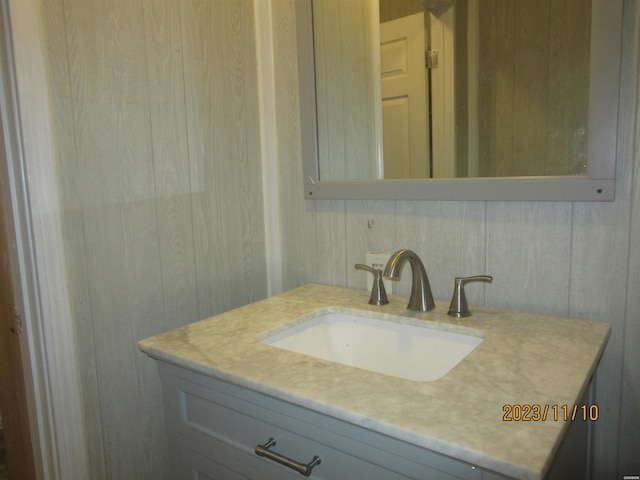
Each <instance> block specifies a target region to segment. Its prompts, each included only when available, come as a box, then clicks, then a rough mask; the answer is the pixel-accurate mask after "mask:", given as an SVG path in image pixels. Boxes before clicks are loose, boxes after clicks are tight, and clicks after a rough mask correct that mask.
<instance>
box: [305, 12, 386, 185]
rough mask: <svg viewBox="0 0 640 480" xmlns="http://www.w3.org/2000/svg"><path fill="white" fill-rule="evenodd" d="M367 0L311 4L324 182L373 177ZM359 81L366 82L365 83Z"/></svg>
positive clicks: (371, 101)
mask: <svg viewBox="0 0 640 480" xmlns="http://www.w3.org/2000/svg"><path fill="white" fill-rule="evenodd" d="M374 3H375V2H371V1H369V0H357V1H355V0H326V1H322V2H314V4H313V6H314V22H315V24H314V37H315V39H316V41H315V45H316V52H317V55H316V57H315V66H316V74H317V76H318V78H319V79H321V81H319V82H317V88H316V89H317V110H318V113H317V116H318V119H319V121H318V132H319V135H318V138H319V140H320V143H319V146H318V156H319V158H320V175H321V177H322V178H324V179H344V178H350V179H358V178H376V176H377V175H376V171H377V170H376V162H375V158H376V157H375V152H376V148H375V110H374V103H373V98H374V96H373V95H374V83H373V80H374V79H373V62H374V59H373V55H371V52H372V49H371V45H372V42H373V39H372V36H373V32H372V28H371V27H372V20H371V18H372V15H373V12H372V11H371V8H372V7H373V4H374ZM362 79H366V80H365V81H364V82H363V81H362Z"/></svg>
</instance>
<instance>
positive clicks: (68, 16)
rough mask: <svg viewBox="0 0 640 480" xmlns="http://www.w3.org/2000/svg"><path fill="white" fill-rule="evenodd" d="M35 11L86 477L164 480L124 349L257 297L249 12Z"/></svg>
mask: <svg viewBox="0 0 640 480" xmlns="http://www.w3.org/2000/svg"><path fill="white" fill-rule="evenodd" d="M42 5H43V8H44V11H45V12H46V31H47V42H48V44H49V48H48V52H49V63H50V72H51V73H50V75H51V89H52V91H53V92H54V93H55V95H54V115H55V124H56V126H57V132H56V137H57V140H58V145H57V147H58V152H57V157H58V162H59V165H58V166H59V174H60V177H59V182H60V185H61V191H62V197H63V199H62V203H63V210H64V211H63V215H64V219H65V222H64V223H65V225H64V226H65V241H66V248H67V262H68V269H69V275H70V278H71V282H72V284H71V286H70V291H71V296H72V299H73V307H74V322H75V324H76V337H77V341H78V349H79V358H81V359H82V363H81V366H80V369H81V372H80V373H81V376H82V380H83V381H82V385H83V392H82V394H83V402H84V408H85V417H86V432H87V438H88V444H89V452H90V464H91V465H90V469H91V478H92V479H101V478H104V479H112V478H114V479H115V478H136V479H154V480H155V479H161V478H166V479H167V480H168V471H169V469H168V465H167V462H168V456H167V455H166V451H165V448H166V445H165V438H164V423H163V421H162V420H163V413H162V403H161V392H160V385H159V381H158V378H157V373H156V367H155V364H154V362H153V361H152V360H150V359H148V358H147V357H145V356H144V355H142V354H140V352H139V351H138V349H137V346H136V344H137V341H138V340H140V339H142V338H144V337H147V336H149V335H152V334H155V333H158V332H160V331H163V330H166V329H167V328H172V327H175V326H178V325H182V324H184V323H188V322H190V321H194V320H197V319H199V318H202V317H206V316H210V315H212V314H215V313H218V312H220V311H223V310H226V309H229V308H233V307H235V306H238V305H241V304H244V303H248V302H251V301H254V300H257V299H259V298H262V297H264V295H265V292H266V287H265V285H266V265H265V252H264V226H263V210H262V195H261V185H262V183H261V170H260V157H259V141H258V135H257V133H256V132H258V131H259V128H258V118H257V102H256V84H255V81H256V61H255V60H256V58H255V45H254V38H255V37H254V35H253V3H252V2H251V1H249V0H227V1H222V0H220V1H217V0H216V1H215V2H213V1H211V0H205V1H202V2H198V1H195V0H194V1H190V2H174V1H171V0H139V1H133V2H132V1H129V0H99V1H95V2H85V1H81V0H54V1H52V2H48V1H46V2H44V1H43V2H42Z"/></svg>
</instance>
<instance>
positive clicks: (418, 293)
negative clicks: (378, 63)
mask: <svg viewBox="0 0 640 480" xmlns="http://www.w3.org/2000/svg"><path fill="white" fill-rule="evenodd" d="M406 262H409V265H411V273H412V277H413V280H412V282H413V283H412V285H411V297H409V305H407V308H409V309H411V310H418V311H420V312H428V311H429V310H433V309H434V308H436V305H435V303H434V301H433V294H432V293H431V285H429V278H427V271H426V270H425V269H424V265H423V263H422V260H420V257H418V255H416V254H415V252H412V251H411V250H407V249H402V250H398V251H397V252H396V253H394V254H393V255H391V258H390V259H389V261H388V262H387V266H386V267H385V269H384V274H383V275H384V276H385V277H387V278H390V279H391V280H400V272H401V271H402V267H403V266H404V264H405V263H406Z"/></svg>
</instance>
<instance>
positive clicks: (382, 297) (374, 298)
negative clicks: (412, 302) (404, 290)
mask: <svg viewBox="0 0 640 480" xmlns="http://www.w3.org/2000/svg"><path fill="white" fill-rule="evenodd" d="M354 267H355V268H356V270H366V271H367V272H369V273H372V274H373V286H372V287H371V296H370V297H369V303H370V304H371V305H386V304H387V303H389V300H388V299H387V291H386V290H385V288H384V282H383V281H382V270H380V269H379V268H372V267H370V266H369V265H364V264H362V263H356V264H355V265H354Z"/></svg>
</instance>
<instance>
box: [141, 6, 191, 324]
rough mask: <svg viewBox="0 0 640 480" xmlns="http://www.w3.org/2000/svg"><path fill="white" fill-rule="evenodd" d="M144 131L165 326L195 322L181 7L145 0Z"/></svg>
mask: <svg viewBox="0 0 640 480" xmlns="http://www.w3.org/2000/svg"><path fill="white" fill-rule="evenodd" d="M142 6H143V12H144V18H143V25H144V39H145V54H146V75H147V89H148V92H149V122H150V124H149V128H150V135H151V146H152V152H153V175H154V179H153V182H154V187H155V195H156V199H157V204H156V217H157V222H158V234H159V237H158V238H159V249H160V260H161V275H162V276H161V279H162V292H163V302H164V310H165V314H166V318H165V320H166V328H167V329H170V328H171V327H174V326H177V325H181V324H183V323H184V322H185V321H186V320H193V321H195V320H197V319H198V311H197V297H196V295H197V290H196V285H195V277H194V271H195V256H194V251H193V218H192V214H191V213H192V212H191V184H190V182H191V178H190V173H191V172H190V169H189V146H188V143H187V135H186V112H185V110H186V102H185V94H184V82H183V58H182V55H181V48H182V42H181V24H180V4H179V3H176V2H166V1H164V0H144V1H143V3H142Z"/></svg>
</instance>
